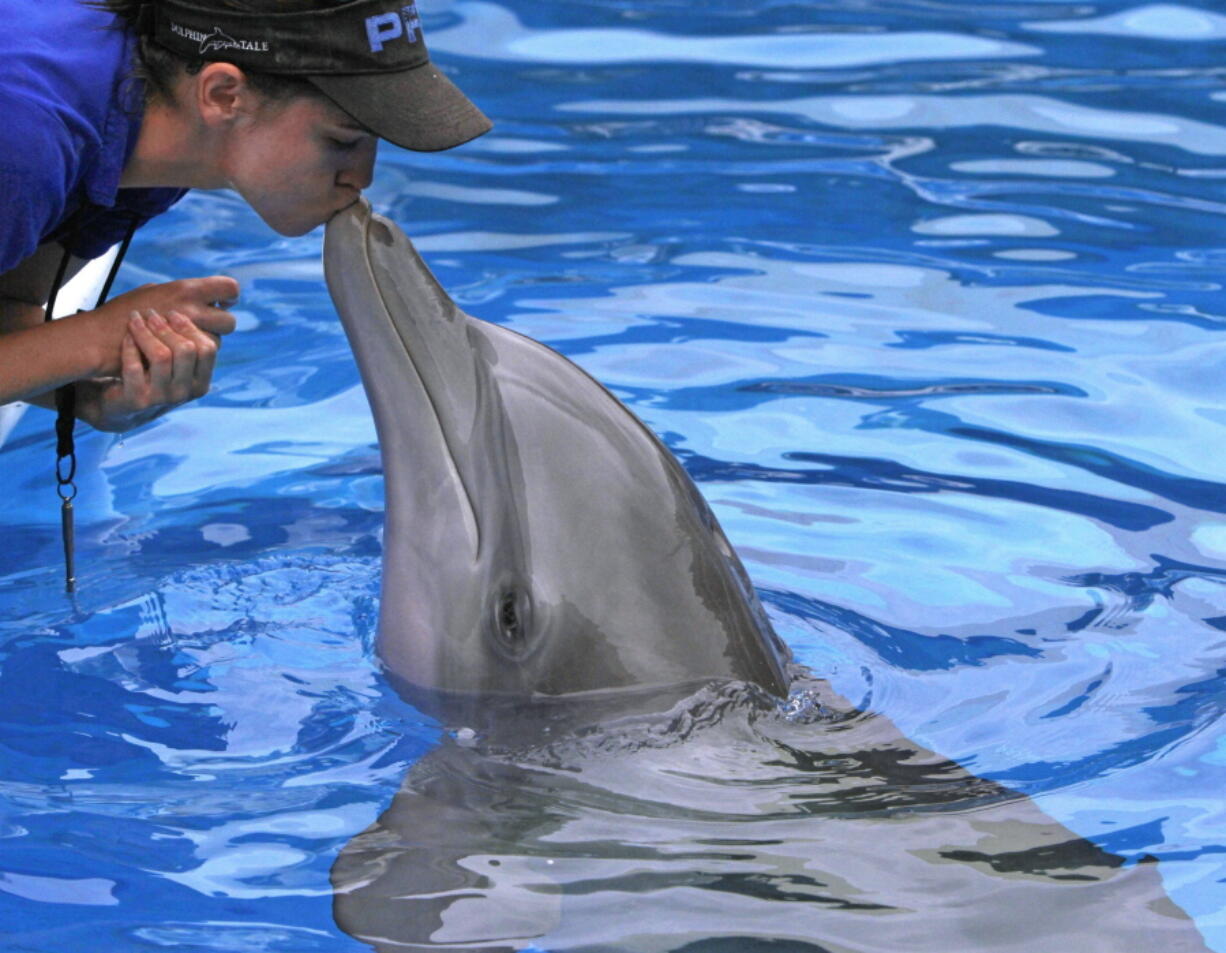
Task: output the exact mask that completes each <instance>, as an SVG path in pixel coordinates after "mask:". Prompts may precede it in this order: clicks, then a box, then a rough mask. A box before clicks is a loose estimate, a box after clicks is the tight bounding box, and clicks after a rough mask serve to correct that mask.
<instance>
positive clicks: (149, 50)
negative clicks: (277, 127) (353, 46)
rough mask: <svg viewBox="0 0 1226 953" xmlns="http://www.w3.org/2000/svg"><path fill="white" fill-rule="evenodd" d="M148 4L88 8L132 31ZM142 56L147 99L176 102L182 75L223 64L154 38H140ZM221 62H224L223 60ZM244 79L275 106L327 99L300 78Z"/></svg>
mask: <svg viewBox="0 0 1226 953" xmlns="http://www.w3.org/2000/svg"><path fill="white" fill-rule="evenodd" d="M147 2H148V0H143V2H142V0H85V5H86V6H89V7H94V8H95V9H98V10H103V11H105V12H107V13H113V14H114V15H115V16H116V17H118V18H119V19H120V20H122V21H123V22H124V24H125V25H126V26H127V27H129V28H130V29H135V28H136V23H137V19H138V18H139V16H140V10H141V7H142V6H144V5H145V3H147ZM197 2H198V3H199V4H200V5H201V6H210V5H211V6H216V7H222V8H228V9H231V10H251V11H257V12H259V11H263V12H267V13H272V12H274V11H275V12H285V11H289V10H318V9H321V8H323V7H330V6H335V5H336V3H337V0H203V2H201V0H197ZM139 43H140V56H139V59H138V61H137V62H136V63H135V64H134V65H133V74H134V78H135V79H138V80H140V81H141V82H143V83H144V84H145V97H146V99H161V100H162V101H164V102H169V103H173V102H174V101H175V93H174V89H175V84H176V83H177V81H178V79H179V77H180V75H183V74H186V75H188V76H193V75H195V74H196V73H199V72H200V71H201V70H202V69H204V65H205V63H213V62H219V61H218V60H210V59H204V58H195V57H186V56H181V55H179V54H178V53H173V52H171V51H170V50H168V49H166V48H165V47H164V46H160V45H159V44H157V43H154V42H153V40H152V39H151V38H150V37H147V36H142V37H140V38H139ZM220 62H224V60H221V61H220ZM243 75H244V76H246V77H247V81H248V82H249V83H251V86H252V88H253V89H254V90H255V91H256V92H258V93H260V94H261V95H262V96H265V97H267V98H268V99H269V100H272V101H273V102H284V101H286V100H289V99H293V98H295V97H297V96H315V97H321V98H322V97H323V94H322V93H321V92H320V91H319V90H318V89H316V88H315V87H314V86H312V85H311V84H310V83H309V82H307V81H306V80H305V79H302V78H301V77H298V76H278V75H275V74H273V73H261V72H258V71H256V70H249V69H245V68H244V69H243Z"/></svg>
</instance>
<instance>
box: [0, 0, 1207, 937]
mask: <svg viewBox="0 0 1226 953" xmlns="http://www.w3.org/2000/svg"><path fill="white" fill-rule="evenodd" d="M1216 6H1217V5H1216V4H1213V3H1211V2H1208V0H1197V2H1181V3H1174V4H1172V3H1159V4H1148V5H1146V4H1144V3H1137V2H1123V0H1085V2H1078V3H1071V2H1062V0H1017V2H1013V0H994V2H990V3H971V2H959V0H929V2H923V3H919V2H913V0H858V2H855V3H848V2H846V0H807V2H804V3H800V2H782V0H753V2H748V0H746V2H741V0H733V2H725V3H720V4H712V3H706V2H699V0H684V2H682V0H651V2H642V0H572V2H569V3H561V2H549V0H547V2H544V3H527V2H521V0H513V2H501V3H493V2H488V0H455V2H451V3H447V2H442V0H430V2H429V3H427V4H425V5H424V10H423V15H424V22H425V25H426V29H427V35H428V37H429V40H430V46H431V50H432V51H433V55H434V58H435V59H436V60H437V61H438V62H439V63H440V64H441V65H442V67H443V68H444V69H445V70H446V71H447V72H448V73H449V74H451V75H452V76H453V78H455V79H456V80H457V81H458V82H459V83H460V84H461V86H462V87H463V88H464V89H465V90H466V92H468V93H469V95H470V96H472V97H473V98H474V99H475V100H476V101H477V102H478V103H479V104H481V105H482V106H483V108H484V109H485V110H486V111H487V112H488V113H489V114H490V115H491V116H492V117H493V118H494V119H495V121H496V123H497V128H496V129H495V131H494V132H493V133H492V134H490V135H489V136H487V137H485V138H484V139H482V140H479V141H477V142H475V143H473V144H470V145H468V146H466V147H463V148H462V149H459V150H456V151H455V152H450V153H444V154H438V155H421V154H410V153H407V152H403V151H399V150H396V149H392V148H384V149H383V150H382V152H381V157H380V169H379V172H378V175H377V180H376V182H375V184H374V186H373V187H372V188H371V189H370V190H369V193H368V194H369V197H370V199H371V201H372V203H373V204H374V206H375V207H376V209H378V210H379V211H381V212H383V213H384V214H387V215H389V216H390V217H392V218H393V219H395V220H396V221H397V222H398V223H400V224H401V225H402V226H403V227H404V228H405V229H406V231H408V232H409V233H410V234H411V235H412V236H413V237H414V239H415V240H416V241H417V243H418V247H419V249H420V250H421V251H422V252H423V254H424V255H425V256H426V258H427V260H428V261H429V262H430V264H431V266H432V267H433V268H434V269H435V270H436V273H437V274H438V276H439V278H440V279H441V281H442V282H443V283H444V285H445V286H446V287H447V288H448V289H449V290H450V291H451V293H452V294H453V295H454V296H455V298H456V299H457V300H458V301H459V302H460V304H461V305H462V306H463V307H464V308H465V309H466V310H468V311H470V312H471V313H473V314H475V315H477V316H479V317H482V318H486V319H488V320H491V321H495V322H499V323H504V324H506V325H508V326H510V327H512V328H514V329H516V330H518V331H521V332H524V333H526V334H529V335H531V336H533V337H535V338H538V339H540V340H542V341H544V342H546V343H547V344H549V345H551V346H552V347H554V348H556V349H558V350H559V351H561V352H562V353H564V354H566V355H568V356H569V357H570V358H571V359H573V360H574V361H576V362H577V363H579V364H580V365H582V366H583V367H584V368H586V369H587V370H589V371H590V372H591V373H592V374H594V375H595V376H596V377H597V378H598V379H600V380H601V381H602V382H604V383H605V384H607V385H608V386H609V387H610V388H611V389H612V390H613V391H614V392H615V393H616V394H617V395H618V396H619V397H621V398H622V399H623V400H624V401H625V402H626V403H627V404H628V405H629V406H630V407H631V408H632V409H633V410H634V411H635V412H636V413H637V414H638V415H639V416H640V417H642V418H643V419H644V420H645V421H646V422H647V423H648V424H649V425H650V426H651V427H652V428H654V429H655V430H656V431H657V432H658V433H660V434H661V435H663V436H664V438H665V440H666V442H667V443H668V444H669V445H670V447H672V448H673V449H674V450H675V451H676V452H677V454H678V455H679V456H680V458H681V459H682V461H683V462H684V464H685V465H686V467H687V468H688V470H689V471H690V473H691V474H692V475H693V476H694V478H695V479H696V480H697V481H698V484H699V486H700V488H701V489H702V491H703V493H704V494H705V496H706V497H707V499H708V500H709V501H710V502H711V504H712V506H713V507H714V509H715V511H716V513H717V515H718V516H719V518H720V520H721V522H722V523H723V525H724V527H725V529H726V531H727V532H728V535H729V537H730V538H731V540H732V541H733V543H734V544H735V545H736V547H737V549H738V551H739V552H740V554H741V556H742V558H743V559H744V561H745V563H746V566H747V568H748V569H749V572H750V574H751V575H752V577H753V579H754V581H755V583H756V584H757V586H758V587H759V591H760V593H761V596H762V598H763V601H764V603H765V604H766V606H767V608H768V611H769V612H770V614H771V616H772V619H773V621H774V623H775V626H776V628H777V629H778V631H779V632H780V634H781V635H783V636H784V638H785V639H786V640H787V641H788V643H789V644H790V645H791V647H792V649H793V651H794V653H795V655H796V657H797V659H798V660H799V661H801V662H803V663H804V664H805V665H807V666H808V667H809V668H811V669H812V670H813V671H814V672H816V673H817V674H818V675H821V676H822V677H824V678H826V679H828V680H829V682H830V684H831V685H832V686H833V688H834V689H835V690H836V691H838V692H840V693H842V694H843V695H844V696H846V697H848V698H850V699H851V700H852V701H853V702H854V703H855V704H856V705H858V706H860V707H862V708H863V709H865V710H871V711H874V712H880V713H882V714H883V715H885V716H888V718H889V719H891V720H892V721H893V722H894V723H895V724H896V725H898V727H899V728H900V730H901V731H902V732H903V734H905V735H906V736H907V737H909V738H911V739H914V741H915V742H916V743H917V744H919V745H923V746H925V747H927V748H930V749H932V750H934V751H937V752H940V753H941V754H942V755H944V756H946V757H950V758H954V759H956V760H957V761H958V762H960V763H961V764H962V765H964V766H965V767H966V768H968V769H969V770H970V771H972V772H974V773H975V774H977V775H980V776H982V777H986V778H989V779H992V780H994V781H997V782H1000V783H1003V784H1005V785H1007V786H1009V787H1010V788H1012V789H1014V790H1017V791H1019V792H1022V793H1025V794H1028V795H1031V796H1033V797H1035V798H1036V799H1037V801H1038V804H1039V805H1040V806H1041V807H1042V808H1043V809H1044V810H1045V811H1046V812H1047V813H1049V814H1051V815H1053V816H1055V817H1056V818H1058V819H1059V820H1060V821H1061V822H1063V823H1064V824H1065V825H1067V826H1068V827H1070V828H1071V829H1073V830H1074V831H1076V832H1077V833H1078V834H1080V835H1082V836H1084V837H1086V838H1089V839H1091V840H1092V841H1094V842H1095V843H1097V844H1099V845H1102V846H1104V847H1106V848H1107V849H1109V850H1111V851H1114V852H1116V853H1118V854H1120V855H1122V856H1124V857H1125V858H1127V859H1129V860H1130V861H1135V860H1137V859H1139V858H1141V857H1143V856H1146V855H1149V856H1153V857H1157V858H1158V859H1159V860H1160V865H1159V870H1160V873H1161V876H1162V878H1163V882H1164V884H1165V886H1166V889H1167V891H1168V892H1169V894H1170V895H1171V896H1172V897H1173V898H1174V900H1175V901H1176V902H1178V903H1179V904H1180V905H1181V906H1182V907H1183V908H1184V909H1185V910H1187V911H1188V912H1189V914H1191V915H1192V916H1193V917H1194V918H1195V921H1196V924H1197V926H1198V927H1199V929H1200V931H1201V933H1202V934H1203V935H1204V937H1205V938H1206V940H1207V942H1208V943H1209V945H1210V947H1211V948H1213V949H1215V950H1219V951H1226V913H1223V911H1224V910H1226V808H1224V806H1223V798H1222V791H1223V790H1226V718H1224V716H1223V711H1224V709H1226V486H1224V485H1223V482H1222V478H1221V472H1222V468H1221V464H1220V460H1221V450H1220V448H1221V446H1222V444H1223V440H1224V438H1226V390H1224V389H1223V387H1222V380H1223V374H1224V373H1226V339H1219V338H1216V337H1215V335H1217V334H1221V333H1223V332H1224V331H1226V312H1224V311H1223V306H1222V303H1221V290H1222V284H1223V277H1224V268H1226V242H1223V240H1222V238H1221V235H1222V225H1223V221H1224V219H1223V217H1222V216H1223V213H1226V189H1224V188H1223V184H1224V183H1223V180H1224V179H1226V84H1224V83H1223V76H1224V75H1226V67H1223V66H1222V65H1221V63H1222V54H1223V52H1226V43H1224V42H1223V41H1226V12H1219V11H1218V10H1216V9H1215V7H1216ZM320 237H321V236H320V233H318V232H317V233H315V234H313V235H311V236H308V237H306V238H302V239H292V240H291V239H282V238H279V237H277V236H275V235H273V234H271V233H270V232H269V231H268V230H267V229H266V228H265V227H264V226H263V225H262V224H261V223H260V222H259V221H258V219H256V218H255V216H254V215H253V213H251V212H250V211H249V210H247V209H246V208H245V206H244V205H243V204H242V203H241V202H240V201H239V200H238V199H237V198H236V197H234V196H232V195H229V194H224V193H197V194H192V195H190V196H189V197H188V198H186V199H185V200H184V201H183V202H182V203H181V204H180V205H179V206H178V207H177V208H176V209H174V210H173V211H172V212H171V213H169V214H167V215H166V216H164V217H163V218H161V219H160V220H158V221H156V222H154V223H151V224H150V226H148V227H147V228H146V229H144V230H143V231H142V232H141V233H140V235H139V236H138V238H137V240H136V242H135V244H134V246H133V250H132V252H131V254H130V256H129V263H128V264H127V265H126V266H125V268H124V271H123V272H122V275H121V279H120V290H123V289H124V288H129V287H133V286H135V285H137V284H141V283H144V282H147V281H160V280H169V279H172V278H177V277H186V276H191V275H200V274H208V273H213V272H225V273H227V274H231V275H234V276H235V277H237V278H238V279H239V280H240V281H241V283H242V286H243V296H242V302H241V305H240V307H239V309H238V315H239V330H238V332H237V333H235V334H234V335H232V336H231V337H230V338H229V339H228V340H227V341H226V343H225V346H224V347H223V349H222V354H221V362H220V367H219V369H218V373H217V376H216V381H215V386H214V389H213V391H212V393H210V394H209V395H208V396H207V397H206V398H204V399H203V400H201V401H199V402H197V403H195V404H193V405H190V406H188V407H184V408H181V409H179V410H177V411H175V412H173V413H172V414H170V415H168V416H166V417H165V418H163V419H162V420H159V421H157V422H155V423H153V424H151V425H149V426H146V427H144V428H142V429H140V430H138V431H135V432H133V433H131V434H128V435H126V436H123V437H114V436H110V435H102V434H94V433H89V434H86V435H83V436H82V437H81V440H80V445H81V453H80V455H81V462H82V463H81V465H82V468H83V472H84V476H83V478H82V479H81V481H80V483H81V496H80V499H79V507H78V508H79V515H78V522H79V554H78V559H79V568H78V573H79V577H80V592H79V595H78V596H77V598H76V599H75V600H70V599H69V598H68V597H66V596H65V595H64V594H63V592H62V587H61V579H60V555H59V538H58V534H59V525H58V513H57V501H56V498H55V495H54V485H53V479H52V471H51V465H52V462H53V458H54V454H53V441H52V435H51V425H50V419H49V415H47V414H45V413H44V412H41V411H36V410H34V411H30V412H29V413H27V414H26V415H25V417H24V418H22V420H21V421H20V422H19V424H18V425H17V428H16V429H15V430H14V432H13V433H12V434H11V435H9V437H8V439H7V441H6V442H5V443H4V445H3V447H2V448H0V492H3V494H4V498H5V500H6V506H5V508H4V510H3V515H2V516H0V521H2V523H0V527H2V528H0V532H2V534H3V539H4V542H5V545H4V547H3V555H0V949H4V950H13V951H23V953H26V951H37V953H59V951H63V950H69V949H89V950H92V951H97V953H112V951H129V950H155V949H165V948H174V949H176V950H182V951H195V950H201V951H204V950H208V951H218V950H224V951H256V950H260V951H263V950H274V951H281V950H284V951H296V953H304V951H313V950H319V951H329V953H332V951H355V953H356V951H361V950H367V949H369V948H368V947H367V946H366V945H365V944H363V943H361V942H359V941H358V940H355V939H353V938H351V937H350V936H349V935H348V934H346V933H345V932H344V931H342V930H341V929H340V928H339V927H337V925H336V924H335V923H334V921H333V918H332V908H331V897H332V890H331V886H330V883H329V877H328V874H329V868H330V867H331V865H332V863H333V861H334V860H335V858H336V857H337V855H338V852H339V851H340V850H341V848H343V847H344V846H345V845H346V843H348V842H349V841H350V840H351V839H352V838H353V837H354V836H355V835H356V834H358V833H359V832H360V831H362V830H363V829H364V828H365V827H366V826H367V825H368V824H370V823H371V822H372V821H373V820H374V819H375V818H376V816H377V815H378V814H379V813H380V811H382V810H383V809H384V808H385V807H387V805H388V804H389V803H390V802H391V799H392V796H393V794H395V792H396V791H397V789H398V787H399V785H400V783H401V780H402V778H404V776H405V774H406V772H407V771H408V770H409V768H410V766H411V765H413V764H414V763H415V762H417V761H418V760H419V759H420V758H422V757H423V755H426V754H427V753H428V752H431V751H432V750H433V749H435V747H436V745H437V744H438V743H439V741H440V737H441V736H442V734H443V730H442V728H441V727H440V726H439V725H437V724H436V723H434V722H433V721H431V720H430V719H428V718H426V717H424V716H423V715H421V714H420V713H418V712H417V711H415V710H414V709H413V708H412V707H411V706H409V705H408V704H407V703H405V702H403V701H401V700H400V699H399V698H397V696H396V695H395V694H394V692H392V691H391V690H390V688H389V687H388V686H387V684H386V683H385V681H384V680H383V678H382V676H381V675H380V673H379V670H378V667H377V664H376V662H375V660H374V657H373V653H372V640H373V636H374V620H375V618H376V615H377V605H378V583H379V566H380V552H381V546H382V536H381V512H382V490H383V488H382V479H381V466H380V461H379V456H378V451H377V447H376V445H375V437H374V429H373V425H372V423H371V420H370V417H369V412H368V410H367V407H366V403H365V399H364V396H363V394H362V391H361V388H360V386H359V382H358V376H357V371H356V369H355V366H354V364H353V361H352V358H351V356H350V354H349V351H348V348H347V345H346V341H345V338H344V334H343V332H342V330H341V328H340V325H339V323H338V321H337V319H336V316H335V313H334V310H333V308H332V304H331V301H330V299H329V298H328V295H327V292H326V289H325V287H324V285H323V281H322V271H321V267H320V263H319V256H320V246H319V242H320ZM606 939H607V940H608V942H609V943H610V948H612V949H615V948H616V938H615V937H607V938H606ZM543 948H546V947H543Z"/></svg>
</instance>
